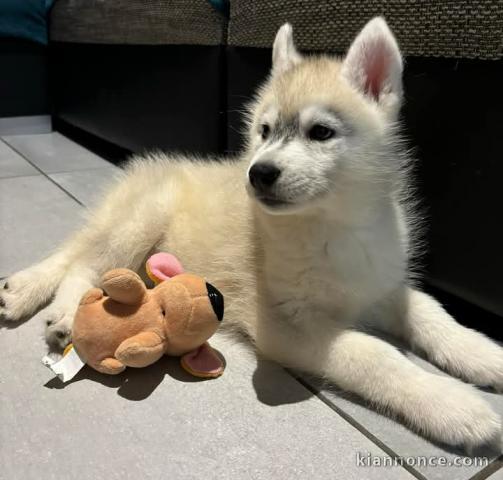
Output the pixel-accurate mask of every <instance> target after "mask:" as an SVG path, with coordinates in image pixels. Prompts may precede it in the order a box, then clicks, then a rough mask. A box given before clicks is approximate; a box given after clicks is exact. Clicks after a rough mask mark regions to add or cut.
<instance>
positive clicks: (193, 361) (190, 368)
mask: <svg viewBox="0 0 503 480" xmlns="http://www.w3.org/2000/svg"><path fill="white" fill-rule="evenodd" d="M180 364H181V365H182V367H183V369H184V370H186V371H187V372H189V373H190V374H191V375H194V376H195V377H201V378H215V377H219V376H220V375H222V373H224V369H225V365H224V362H223V360H222V359H221V358H220V356H219V355H218V353H217V352H215V350H213V349H212V348H211V347H210V345H209V343H208V342H206V343H204V344H203V345H201V346H200V347H199V348H197V349H196V350H193V351H192V352H189V353H186V354H185V355H183V356H182V358H181V359H180Z"/></svg>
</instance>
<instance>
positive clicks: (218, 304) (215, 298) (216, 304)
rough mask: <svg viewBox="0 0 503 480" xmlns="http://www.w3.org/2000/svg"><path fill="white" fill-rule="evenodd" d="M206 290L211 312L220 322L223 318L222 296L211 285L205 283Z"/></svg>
mask: <svg viewBox="0 0 503 480" xmlns="http://www.w3.org/2000/svg"><path fill="white" fill-rule="evenodd" d="M206 289H207V290H208V297H209V298H210V302H211V306H212V307H213V311H214V312H215V315H216V316H217V318H218V320H219V321H220V320H222V318H224V296H223V295H222V294H221V293H220V292H219V291H218V290H217V289H216V288H215V287H214V286H213V285H212V284H211V283H208V282H206Z"/></svg>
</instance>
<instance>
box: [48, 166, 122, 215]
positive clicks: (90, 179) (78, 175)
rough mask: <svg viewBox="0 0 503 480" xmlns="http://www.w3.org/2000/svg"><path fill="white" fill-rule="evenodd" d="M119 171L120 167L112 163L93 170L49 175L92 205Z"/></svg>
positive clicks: (83, 201)
mask: <svg viewBox="0 0 503 480" xmlns="http://www.w3.org/2000/svg"><path fill="white" fill-rule="evenodd" d="M119 172H120V169H119V168H117V167H115V166H113V165H110V166H109V167H105V168H93V169H92V170H79V171H76V172H64V173H52V174H50V175H49V176H50V177H51V178H52V179H53V180H54V181H55V182H56V183H57V184H58V185H61V186H62V187H63V188H64V189H65V190H66V191H67V192H69V193H71V194H72V195H73V196H74V197H75V198H77V200H79V201H80V202H82V203H83V204H84V205H86V206H91V205H93V204H95V203H96V202H97V200H98V199H99V198H100V197H101V194H102V193H103V191H104V189H105V187H106V186H107V185H109V184H110V183H111V182H113V180H114V178H115V177H116V176H117V174H118V173H119Z"/></svg>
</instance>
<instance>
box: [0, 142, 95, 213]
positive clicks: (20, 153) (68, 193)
mask: <svg viewBox="0 0 503 480" xmlns="http://www.w3.org/2000/svg"><path fill="white" fill-rule="evenodd" d="M0 140H1V141H2V142H3V143H5V145H7V146H8V147H9V148H11V149H12V150H14V152H16V153H17V154H18V155H20V156H21V157H22V158H24V159H25V160H26V161H27V162H28V163H29V164H30V165H31V166H32V167H33V168H35V169H36V170H38V171H39V172H40V173H41V174H42V175H43V176H44V177H45V178H47V180H49V181H50V182H51V183H53V184H54V185H56V187H58V188H59V189H60V190H62V191H63V192H65V193H66V194H67V195H68V196H69V197H70V198H72V199H73V200H75V201H76V202H77V203H78V204H79V205H80V206H82V207H86V206H85V205H84V204H83V203H82V202H81V201H80V200H79V199H78V198H77V197H75V196H74V195H72V194H71V193H70V192H69V191H68V190H66V189H65V188H63V187H62V186H61V185H60V184H59V183H57V182H56V181H55V180H53V179H52V178H51V177H49V175H48V174H47V173H45V172H44V171H43V170H42V169H41V168H39V167H38V166H37V165H35V164H34V163H33V162H32V161H31V160H30V159H29V158H28V157H26V156H25V155H24V154H23V153H22V152H20V151H19V150H18V149H17V148H15V147H13V146H12V145H10V144H8V143H7V142H6V141H5V140H4V139H3V138H0ZM33 176H34V175H33Z"/></svg>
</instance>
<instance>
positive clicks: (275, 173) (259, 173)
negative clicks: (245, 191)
mask: <svg viewBox="0 0 503 480" xmlns="http://www.w3.org/2000/svg"><path fill="white" fill-rule="evenodd" d="M280 175H281V170H280V169H279V168H277V167H275V166H274V165H273V164H272V163H269V162H261V163H256V164H255V165H253V166H252V167H251V168H250V171H249V173H248V176H249V177H250V183H251V184H252V186H253V188H254V189H255V190H264V189H267V188H269V187H271V186H272V185H273V183H274V182H275V181H276V180H277V179H278V177H279V176H280Z"/></svg>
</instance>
